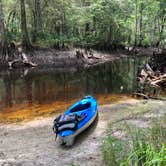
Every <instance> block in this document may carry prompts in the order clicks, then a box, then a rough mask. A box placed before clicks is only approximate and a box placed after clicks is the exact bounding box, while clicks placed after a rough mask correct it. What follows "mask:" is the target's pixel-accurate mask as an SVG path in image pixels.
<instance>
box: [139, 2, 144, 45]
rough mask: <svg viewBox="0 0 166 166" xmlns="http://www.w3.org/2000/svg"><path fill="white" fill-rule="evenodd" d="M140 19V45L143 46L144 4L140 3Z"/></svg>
mask: <svg viewBox="0 0 166 166" xmlns="http://www.w3.org/2000/svg"><path fill="white" fill-rule="evenodd" d="M139 12H140V19H139V46H142V40H143V32H142V13H143V4H142V3H141V4H140V10H139Z"/></svg>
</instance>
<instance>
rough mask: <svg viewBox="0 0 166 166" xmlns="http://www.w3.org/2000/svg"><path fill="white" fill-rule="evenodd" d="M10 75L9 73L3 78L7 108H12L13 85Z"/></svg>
mask: <svg viewBox="0 0 166 166" xmlns="http://www.w3.org/2000/svg"><path fill="white" fill-rule="evenodd" d="M11 80H12V79H11V78H10V73H7V74H6V75H4V77H3V82H4V85H5V96H4V103H5V105H6V106H8V107H11V106H12V83H11Z"/></svg>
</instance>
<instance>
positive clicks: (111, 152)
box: [102, 126, 166, 166]
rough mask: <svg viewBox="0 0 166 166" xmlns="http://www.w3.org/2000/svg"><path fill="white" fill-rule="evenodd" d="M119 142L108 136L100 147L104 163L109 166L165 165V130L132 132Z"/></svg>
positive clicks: (159, 128)
mask: <svg viewBox="0 0 166 166" xmlns="http://www.w3.org/2000/svg"><path fill="white" fill-rule="evenodd" d="M127 128H128V129H127V131H128V135H129V136H128V137H129V138H123V140H120V139H118V138H114V137H113V136H111V135H109V136H108V137H107V138H106V139H105V140H104V143H103V145H102V153H103V158H104V162H105V164H106V165H109V166H129V165H135V166H138V165H141V166H164V165H166V142H165V138H166V129H165V128H163V127H161V126H155V127H153V128H152V129H148V130H147V129H146V130H135V129H134V130H132V129H131V128H129V127H127Z"/></svg>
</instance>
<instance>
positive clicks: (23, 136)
mask: <svg viewBox="0 0 166 166" xmlns="http://www.w3.org/2000/svg"><path fill="white" fill-rule="evenodd" d="M165 104H166V103H164V102H162V101H154V100H148V101H145V100H135V99H130V100H128V101H127V102H126V101H121V102H118V103H115V104H107V105H101V106H99V119H98V122H97V123H96V124H95V125H94V126H93V127H92V128H89V129H88V130H87V131H86V132H85V133H83V134H82V135H80V136H79V137H78V138H77V139H76V142H75V144H74V146H73V147H71V148H65V147H61V146H60V145H59V144H58V143H57V142H55V141H54V134H53V132H52V122H53V119H54V116H53V117H50V118H41V119H38V120H34V121H30V122H23V123H16V124H8V125H1V127H0V133H1V134H0V142H1V144H0V164H11V165H16V166H18V165H19V166H22V165H24V166H31V165H36V166H38V165H43V166H44V165H55V166H56V165H57V166H58V165H70V164H76V165H78V164H81V165H88V164H93V165H101V164H102V156H101V149H100V146H101V144H102V140H103V139H104V137H105V136H106V135H107V133H108V131H107V130H108V125H109V124H114V125H115V124H116V123H117V124H118V123H119V122H122V121H125V120H127V121H129V120H130V119H131V120H132V123H134V122H133V121H134V120H136V121H135V125H136V126H137V124H138V117H139V115H144V114H145V115H149V116H150V115H151V116H152V115H153V116H154V114H155V115H156V116H159V114H161V116H163V115H164V114H165V111H164V109H165ZM158 109H160V110H159V111H158ZM153 112H155V113H154V114H153ZM146 117H148V116H146ZM142 120H143V118H142ZM145 122H146V120H145ZM148 122H149V121H148ZM138 127H139V125H138ZM115 133H116V132H115ZM71 151H72V153H71Z"/></svg>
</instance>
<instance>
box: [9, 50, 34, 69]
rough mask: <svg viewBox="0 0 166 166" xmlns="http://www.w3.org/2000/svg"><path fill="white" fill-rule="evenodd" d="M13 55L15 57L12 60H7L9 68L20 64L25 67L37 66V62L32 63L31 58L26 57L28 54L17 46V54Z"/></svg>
mask: <svg viewBox="0 0 166 166" xmlns="http://www.w3.org/2000/svg"><path fill="white" fill-rule="evenodd" d="M15 48H16V47H15ZM15 57H17V58H14V59H13V60H10V61H8V66H9V68H12V67H20V66H26V67H36V66H37V64H35V63H33V62H32V61H31V60H29V59H28V56H27V55H26V54H25V53H24V52H23V51H22V49H21V48H20V47H19V48H17V56H16V55H15Z"/></svg>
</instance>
